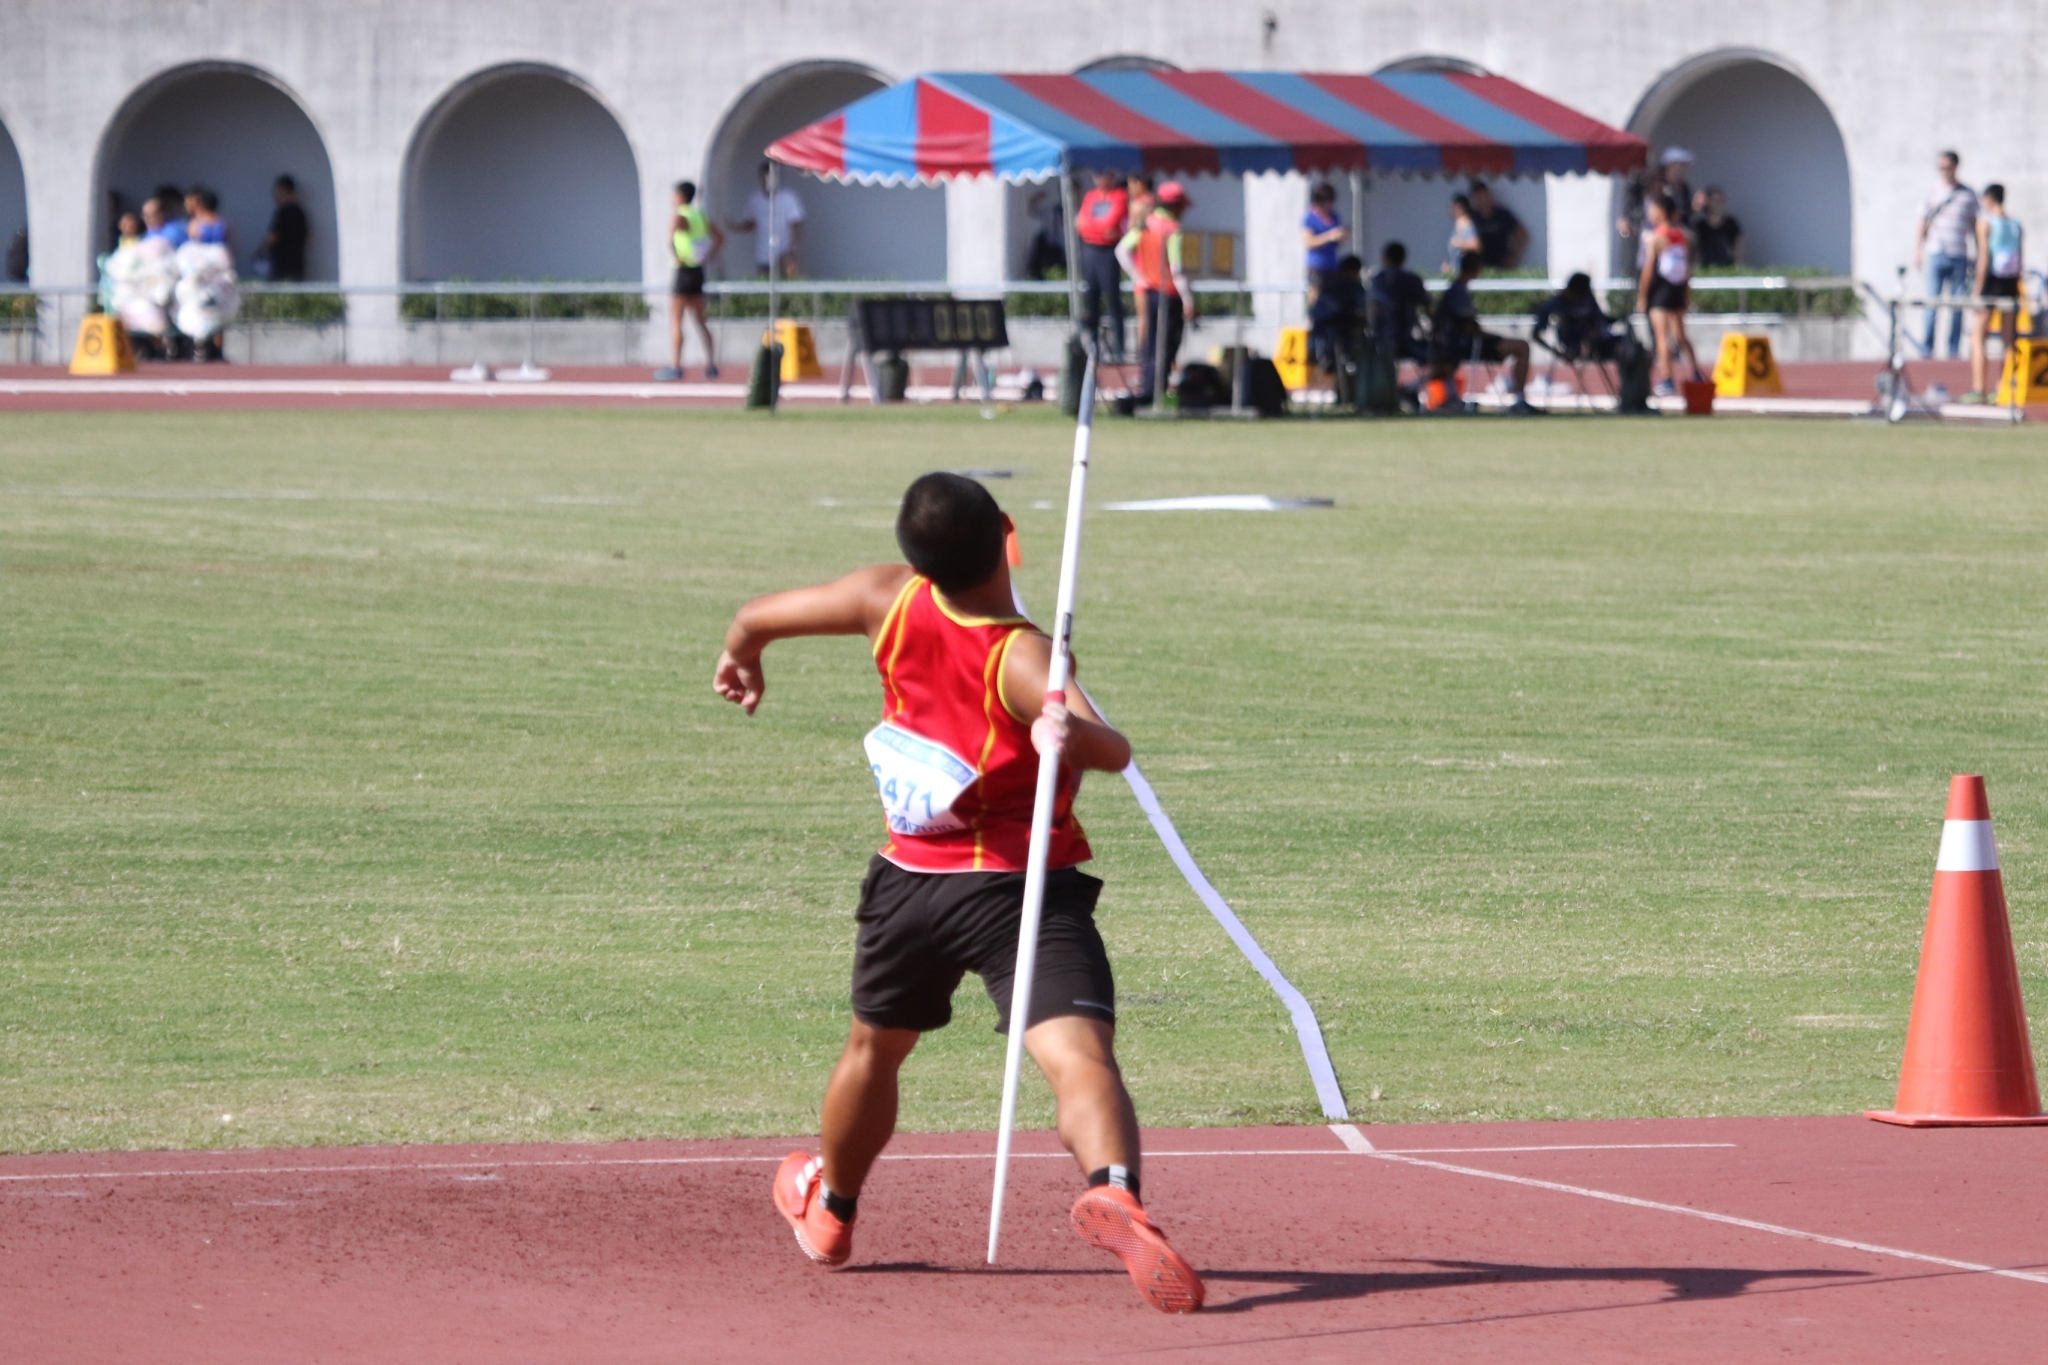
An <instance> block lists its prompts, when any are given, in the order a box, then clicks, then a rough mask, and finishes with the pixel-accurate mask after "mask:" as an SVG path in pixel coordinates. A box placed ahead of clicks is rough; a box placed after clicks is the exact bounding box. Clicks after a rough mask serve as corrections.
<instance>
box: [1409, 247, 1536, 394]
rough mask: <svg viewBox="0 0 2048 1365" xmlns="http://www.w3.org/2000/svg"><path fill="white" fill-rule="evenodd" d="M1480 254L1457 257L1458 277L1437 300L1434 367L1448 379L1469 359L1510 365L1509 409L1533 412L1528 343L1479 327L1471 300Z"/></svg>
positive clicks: (1433, 331)
mask: <svg viewBox="0 0 2048 1365" xmlns="http://www.w3.org/2000/svg"><path fill="white" fill-rule="evenodd" d="M1479 266H1480V261H1479V253H1478V252H1476V251H1467V252H1465V253H1464V254H1463V255H1461V256H1460V257H1459V258H1458V276H1457V278H1456V279H1454V280H1452V281H1451V287H1450V288H1449V289H1446V290H1445V291H1444V296H1443V297H1442V298H1441V299H1439V300H1438V301H1437V305H1436V319H1435V321H1434V322H1433V323H1432V324H1431V327H1430V338H1431V343H1432V345H1431V349H1432V350H1433V351H1434V354H1433V355H1432V356H1431V357H1430V360H1431V368H1432V370H1433V372H1434V373H1435V375H1436V377H1437V378H1439V379H1445V380H1448V379H1450V378H1452V376H1454V375H1455V374H1456V373H1457V370H1458V367H1459V366H1460V365H1462V364H1464V363H1465V362H1466V361H1468V360H1477V361H1483V362H1485V363H1486V364H1489V365H1500V364H1506V365H1507V366H1508V392H1509V393H1511V394H1512V395H1514V402H1513V403H1512V404H1511V405H1510V406H1509V408H1508V411H1509V412H1512V413H1514V414H1516V415H1518V416H1520V415H1526V414H1528V413H1531V412H1534V411H1535V409H1534V408H1532V407H1530V406H1529V399H1528V395H1527V393H1526V392H1525V390H1526V388H1527V385H1528V383H1529V343H1528V342H1526V341H1523V340H1521V339H1520V338H1519V337H1504V336H1496V335H1495V334H1494V333H1492V332H1488V331H1485V330H1483V329H1482V328H1481V327H1480V326H1479V309H1478V307H1477V306H1476V305H1475V304H1474V303H1473V302H1472V281H1474V280H1476V279H1478V278H1479Z"/></svg>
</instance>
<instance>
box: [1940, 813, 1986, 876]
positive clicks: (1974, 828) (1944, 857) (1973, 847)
mask: <svg viewBox="0 0 2048 1365" xmlns="http://www.w3.org/2000/svg"><path fill="white" fill-rule="evenodd" d="M1934 870H1935V871H1936V872H1996V871H1998V840H1997V839H1995V838H1993V837H1992V834H1991V822H1990V821H1989V820H1944V821H1942V825H1941V855H1940V856H1939V857H1937V858H1936V859H1935V860H1934Z"/></svg>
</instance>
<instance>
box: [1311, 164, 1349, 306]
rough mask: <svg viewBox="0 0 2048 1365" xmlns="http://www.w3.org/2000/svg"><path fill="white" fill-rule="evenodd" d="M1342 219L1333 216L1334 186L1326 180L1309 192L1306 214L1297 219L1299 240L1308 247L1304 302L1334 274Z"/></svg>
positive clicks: (1340, 248) (1340, 245)
mask: <svg viewBox="0 0 2048 1365" xmlns="http://www.w3.org/2000/svg"><path fill="white" fill-rule="evenodd" d="M1344 237H1345V227H1344V220H1343V219H1342V218H1339V217H1338V216H1337V187H1336V186H1335V185H1332V184H1330V183H1329V182H1328V181H1327V180H1326V181H1323V182H1322V183H1320V184H1318V185H1317V186H1316V187H1315V188H1314V189H1313V190H1311V191H1310V192H1309V196H1308V215H1307V216H1306V217H1304V218H1303V219H1302V220H1301V244H1302V245H1303V246H1304V247H1306V248H1308V303H1309V307H1311V308H1313V307H1315V303H1316V296H1317V295H1318V294H1320V293H1321V292H1322V290H1323V286H1324V285H1326V284H1328V283H1329V282H1330V281H1331V280H1332V279H1334V278H1335V277H1336V274H1337V258H1338V257H1339V256H1340V255H1342V254H1343V251H1344Z"/></svg>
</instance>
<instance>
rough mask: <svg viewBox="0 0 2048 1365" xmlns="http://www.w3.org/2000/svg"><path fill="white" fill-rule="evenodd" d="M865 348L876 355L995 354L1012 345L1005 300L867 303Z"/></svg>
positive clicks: (862, 333)
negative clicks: (891, 352) (894, 353)
mask: <svg viewBox="0 0 2048 1365" xmlns="http://www.w3.org/2000/svg"><path fill="white" fill-rule="evenodd" d="M860 344H861V346H862V347H863V348H864V349H866V350H870V351H993V350H998V349H1000V348H1002V347H1004V346H1008V345H1009V344H1010V331H1009V326H1008V323H1007V321H1006V320H1005V318H1004V316H1003V301H1002V300H1001V299H928V298H894V299H862V300H861V301H860Z"/></svg>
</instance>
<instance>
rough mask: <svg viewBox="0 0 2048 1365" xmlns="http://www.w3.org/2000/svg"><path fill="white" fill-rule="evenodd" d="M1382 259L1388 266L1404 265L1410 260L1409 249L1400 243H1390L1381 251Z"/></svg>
mask: <svg viewBox="0 0 2048 1365" xmlns="http://www.w3.org/2000/svg"><path fill="white" fill-rule="evenodd" d="M1380 259H1381V260H1383V261H1385V262H1386V263H1387V264H1388V265H1404V264H1406V263H1407V260H1408V248H1407V247H1405V246H1403V245H1401V244H1400V243H1399V242H1388V243H1387V244H1386V246H1384V247H1382V248H1381V249H1380Z"/></svg>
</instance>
